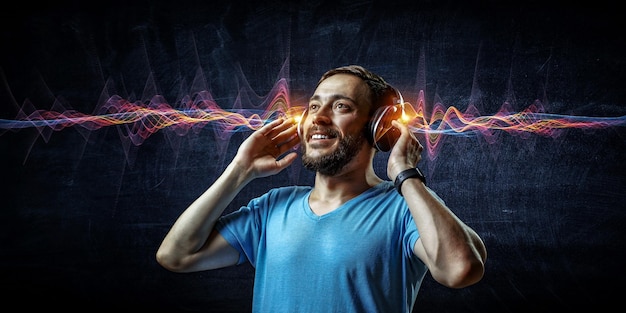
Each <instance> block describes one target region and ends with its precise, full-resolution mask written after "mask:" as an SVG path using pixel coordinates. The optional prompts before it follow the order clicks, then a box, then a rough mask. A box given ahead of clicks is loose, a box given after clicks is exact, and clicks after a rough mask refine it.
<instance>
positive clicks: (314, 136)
mask: <svg viewBox="0 0 626 313" xmlns="http://www.w3.org/2000/svg"><path fill="white" fill-rule="evenodd" d="M330 138H332V137H330V136H328V135H321V134H314V135H312V136H311V139H316V140H317V139H330Z"/></svg>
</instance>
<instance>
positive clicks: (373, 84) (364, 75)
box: [317, 65, 393, 117]
mask: <svg viewBox="0 0 626 313" xmlns="http://www.w3.org/2000/svg"><path fill="white" fill-rule="evenodd" d="M336 74H350V75H354V76H357V77H359V78H361V79H362V80H363V81H364V82H365V83H366V84H367V86H368V87H369V89H370V97H371V98H370V100H371V103H372V107H371V108H370V111H369V115H370V117H371V116H372V115H373V114H374V112H376V110H377V109H378V108H379V107H381V106H382V105H383V104H384V103H385V101H383V99H385V96H386V95H388V93H389V90H390V89H392V88H393V87H391V85H389V84H388V83H387V82H386V81H385V80H384V79H383V78H382V77H381V76H380V75H377V74H375V73H373V72H372V71H370V70H368V69H366V68H364V67H363V66H360V65H346V66H341V67H337V68H334V69H331V70H328V71H327V72H326V73H324V74H323V75H322V77H321V78H320V80H319V81H318V82H317V85H318V86H319V84H320V83H321V82H322V81H324V80H325V79H326V78H328V77H331V76H333V75H336Z"/></svg>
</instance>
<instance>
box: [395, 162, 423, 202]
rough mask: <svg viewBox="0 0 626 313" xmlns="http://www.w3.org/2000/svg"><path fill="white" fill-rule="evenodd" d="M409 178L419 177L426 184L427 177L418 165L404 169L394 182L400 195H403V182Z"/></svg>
mask: <svg viewBox="0 0 626 313" xmlns="http://www.w3.org/2000/svg"><path fill="white" fill-rule="evenodd" d="M409 178H419V179H420V180H421V181H422V182H423V183H424V184H426V177H425V176H424V174H422V171H420V169H419V168H417V167H416V168H410V169H407V170H404V171H402V172H400V173H399V174H398V176H396V180H395V181H394V182H393V185H394V187H396V190H397V191H398V193H399V194H400V195H402V190H400V188H401V187H402V183H404V181H405V180H407V179H409Z"/></svg>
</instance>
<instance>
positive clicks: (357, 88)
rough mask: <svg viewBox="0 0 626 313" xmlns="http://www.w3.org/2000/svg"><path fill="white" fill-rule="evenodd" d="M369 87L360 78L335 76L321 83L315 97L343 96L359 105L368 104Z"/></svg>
mask: <svg viewBox="0 0 626 313" xmlns="http://www.w3.org/2000/svg"><path fill="white" fill-rule="evenodd" d="M369 93H370V90H369V87H368V86H367V83H365V81H363V80H362V79H361V78H360V77H357V76H354V75H351V74H335V75H333V76H330V77H328V78H326V79H325V80H323V81H322V82H320V83H319V85H318V86H317V88H316V89H315V93H314V97H316V98H325V97H333V96H337V95H341V96H344V97H347V98H350V99H353V100H354V101H356V102H357V103H366V102H367V99H369Z"/></svg>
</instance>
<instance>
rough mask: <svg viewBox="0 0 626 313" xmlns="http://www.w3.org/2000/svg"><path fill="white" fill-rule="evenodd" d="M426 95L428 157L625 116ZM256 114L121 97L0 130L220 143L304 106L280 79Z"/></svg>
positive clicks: (207, 98)
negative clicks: (102, 132) (449, 147)
mask: <svg viewBox="0 0 626 313" xmlns="http://www.w3.org/2000/svg"><path fill="white" fill-rule="evenodd" d="M424 103H425V101H424V94H423V92H420V93H419V97H418V101H417V104H416V105H412V104H410V103H407V104H408V105H412V106H413V109H414V111H415V114H414V117H413V118H412V119H410V120H409V121H408V122H407V123H408V125H409V128H410V129H411V130H412V131H413V132H415V133H422V134H424V135H425V136H426V138H427V144H426V146H427V151H428V154H429V156H430V157H431V158H432V157H434V156H435V155H436V150H437V147H438V146H439V145H440V142H441V139H442V138H443V137H444V136H475V135H477V134H480V135H482V136H483V137H484V138H485V139H486V140H487V141H488V142H490V143H493V142H494V141H495V135H496V133H497V132H506V133H510V134H515V135H518V136H522V137H528V136H531V135H540V136H547V137H556V136H558V135H559V134H560V132H561V131H562V130H564V129H568V128H578V129H599V128H607V127H617V126H626V116H620V117H587V116H571V115H559V114H550V113H546V112H544V109H543V107H542V106H541V103H539V102H538V101H537V102H536V103H534V104H532V105H530V106H528V107H527V108H526V109H525V110H522V111H520V112H515V111H514V110H512V108H511V107H510V105H509V104H508V103H505V104H504V105H503V106H502V107H501V108H500V110H499V111H498V112H497V113H495V114H493V115H481V114H480V112H479V111H478V109H477V108H476V107H475V106H472V105H470V106H468V108H467V109H466V110H465V111H461V110H459V109H457V108H456V107H453V106H452V107H447V108H446V107H445V106H443V105H442V104H440V103H438V104H436V105H434V107H433V108H432V110H431V111H432V113H430V115H428V116H427V114H426V113H425V112H426V110H425V105H424ZM265 104H266V105H265V106H264V107H262V106H259V107H260V109H245V108H236V109H230V110H228V109H223V108H221V107H220V106H219V105H218V104H217V102H216V101H215V100H214V99H213V97H212V96H211V94H210V93H209V92H207V91H204V92H199V93H196V94H195V96H194V97H191V96H187V97H185V98H183V99H182V100H181V101H180V103H179V105H178V108H174V107H172V106H171V105H169V104H168V103H167V102H166V101H165V99H163V97H161V96H154V97H153V98H152V99H151V100H150V101H147V102H131V101H129V100H127V99H124V98H122V97H120V96H117V95H115V96H112V97H109V98H108V100H106V101H105V102H104V103H102V104H101V105H100V106H98V108H97V110H96V111H95V113H94V114H85V113H81V112H77V111H74V110H65V109H62V108H61V109H59V110H34V109H31V112H26V108H25V107H22V109H20V111H19V113H18V114H17V116H16V118H15V119H14V120H6V119H0V129H4V130H13V131H16V130H20V129H29V128H34V129H37V130H38V131H39V132H40V134H41V135H42V136H44V134H45V133H49V132H50V130H52V131H61V130H64V129H66V128H69V127H80V128H83V129H86V130H89V131H95V130H98V129H101V128H104V127H110V126H117V127H120V128H121V129H122V133H123V134H124V137H125V138H127V139H128V140H130V142H132V144H134V145H141V144H142V143H143V142H144V141H145V140H146V139H148V138H149V137H150V136H151V135H152V134H155V133H157V132H159V131H162V130H167V131H172V132H174V133H175V134H177V135H179V136H184V135H186V134H188V133H189V132H190V131H195V132H197V131H199V130H200V129H202V128H204V127H206V126H211V127H213V128H214V130H215V134H216V136H217V137H219V139H222V140H228V138H230V136H231V135H232V133H234V132H237V131H241V130H254V129H258V128H259V127H261V126H262V125H263V124H264V123H265V122H267V121H269V120H272V119H275V118H278V117H280V116H282V117H295V118H297V117H298V116H299V115H300V113H301V112H302V109H303V108H304V105H305V104H298V105H292V103H291V101H290V97H289V89H288V84H287V82H286V80H285V79H282V80H279V81H278V83H277V84H276V85H275V88H273V90H272V92H270V94H269V95H268V97H267V99H266V100H265Z"/></svg>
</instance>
